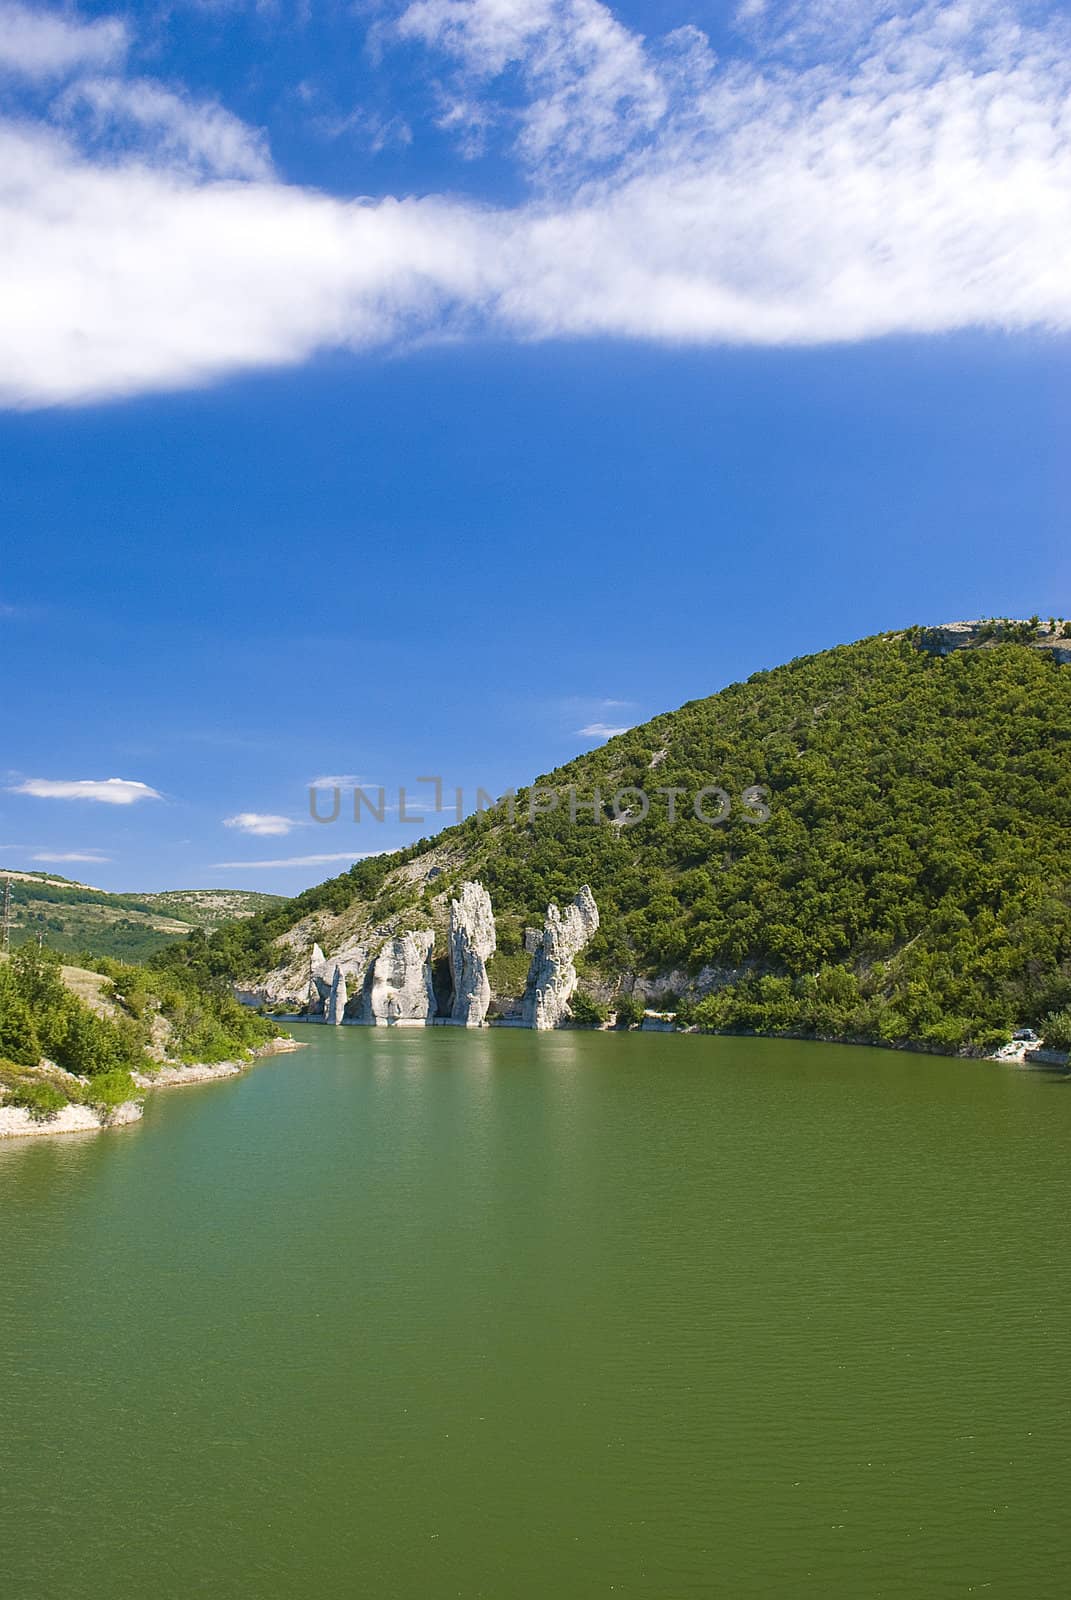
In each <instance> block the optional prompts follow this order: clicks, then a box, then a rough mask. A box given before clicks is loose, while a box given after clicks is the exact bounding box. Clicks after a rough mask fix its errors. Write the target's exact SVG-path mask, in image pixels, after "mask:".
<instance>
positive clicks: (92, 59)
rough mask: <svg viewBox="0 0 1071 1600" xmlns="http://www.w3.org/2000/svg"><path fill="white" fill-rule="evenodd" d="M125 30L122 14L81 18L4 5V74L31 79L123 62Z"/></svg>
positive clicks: (10, 1) (0, 60)
mask: <svg viewBox="0 0 1071 1600" xmlns="http://www.w3.org/2000/svg"><path fill="white" fill-rule="evenodd" d="M126 48H127V30H126V27H125V25H124V24H123V23H122V22H121V21H120V20H119V19H118V17H105V18H102V19H101V20H100V21H99V22H81V21H79V20H78V19H77V18H75V17H73V16H69V15H64V14H63V13H62V12H59V11H41V10H38V9H37V8H36V7H30V6H24V5H18V4H17V3H15V0H3V3H2V4H0V73H4V72H8V73H13V74H16V75H17V76H19V77H24V78H30V79H37V80H41V79H48V78H57V77H62V76H63V75H64V74H65V73H68V72H72V71H74V70H75V69H77V68H78V67H87V66H88V67H96V68H99V67H104V66H110V65H112V64H113V63H115V62H117V61H120V60H121V59H122V57H123V55H124V54H125V52H126Z"/></svg>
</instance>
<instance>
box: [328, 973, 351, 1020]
mask: <svg viewBox="0 0 1071 1600" xmlns="http://www.w3.org/2000/svg"><path fill="white" fill-rule="evenodd" d="M348 998H349V996H348V995H347V993H346V979H345V976H344V974H343V971H342V968H341V967H337V966H336V968H335V974H334V977H333V978H332V979H331V992H330V994H329V995H328V997H327V1013H326V1016H325V1017H324V1021H325V1022H329V1023H330V1024H331V1025H332V1026H333V1027H336V1028H337V1027H338V1026H339V1024H340V1023H341V1021H342V1018H343V1017H344V1016H345V1013H346V1001H347V1000H348Z"/></svg>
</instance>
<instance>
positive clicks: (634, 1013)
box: [614, 993, 644, 1028]
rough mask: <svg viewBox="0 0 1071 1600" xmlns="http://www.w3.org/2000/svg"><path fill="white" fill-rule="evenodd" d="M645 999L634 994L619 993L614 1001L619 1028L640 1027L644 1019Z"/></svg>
mask: <svg viewBox="0 0 1071 1600" xmlns="http://www.w3.org/2000/svg"><path fill="white" fill-rule="evenodd" d="M643 1009H644V1008H643V1001H642V1000H639V999H637V997H636V996H635V995H634V994H624V993H622V994H619V995H618V997H617V999H616V1000H615V1001H614V1010H615V1012H616V1013H617V1026H618V1027H619V1028H638V1027H639V1025H640V1023H641V1022H642V1021H643Z"/></svg>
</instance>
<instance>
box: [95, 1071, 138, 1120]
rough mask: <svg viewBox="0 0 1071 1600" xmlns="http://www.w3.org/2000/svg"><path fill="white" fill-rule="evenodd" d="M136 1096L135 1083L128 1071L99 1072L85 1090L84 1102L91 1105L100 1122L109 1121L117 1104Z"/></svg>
mask: <svg viewBox="0 0 1071 1600" xmlns="http://www.w3.org/2000/svg"><path fill="white" fill-rule="evenodd" d="M137 1097H138V1089H137V1085H136V1084H135V1082H134V1080H133V1078H132V1077H131V1076H130V1074H129V1072H101V1073H99V1074H98V1075H97V1077H95V1078H94V1079H93V1082H92V1083H91V1084H90V1085H89V1087H88V1088H87V1089H86V1091H85V1103H86V1104H87V1105H89V1106H92V1107H93V1109H94V1111H96V1112H97V1113H98V1115H99V1116H100V1120H101V1121H102V1122H107V1121H109V1119H110V1118H111V1116H112V1114H113V1113H114V1112H115V1110H116V1108H117V1107H118V1106H121V1105H123V1104H124V1102H125V1101H127V1100H136V1099H137Z"/></svg>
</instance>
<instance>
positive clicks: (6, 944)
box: [0, 878, 11, 951]
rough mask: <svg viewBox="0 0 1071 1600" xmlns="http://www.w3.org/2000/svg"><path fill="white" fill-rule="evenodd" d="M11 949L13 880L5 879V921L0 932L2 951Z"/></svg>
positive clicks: (0, 947) (0, 948)
mask: <svg viewBox="0 0 1071 1600" xmlns="http://www.w3.org/2000/svg"><path fill="white" fill-rule="evenodd" d="M10 948H11V879H10V878H5V879H4V919H3V927H2V932H0V950H4V951H7V950H10Z"/></svg>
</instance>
